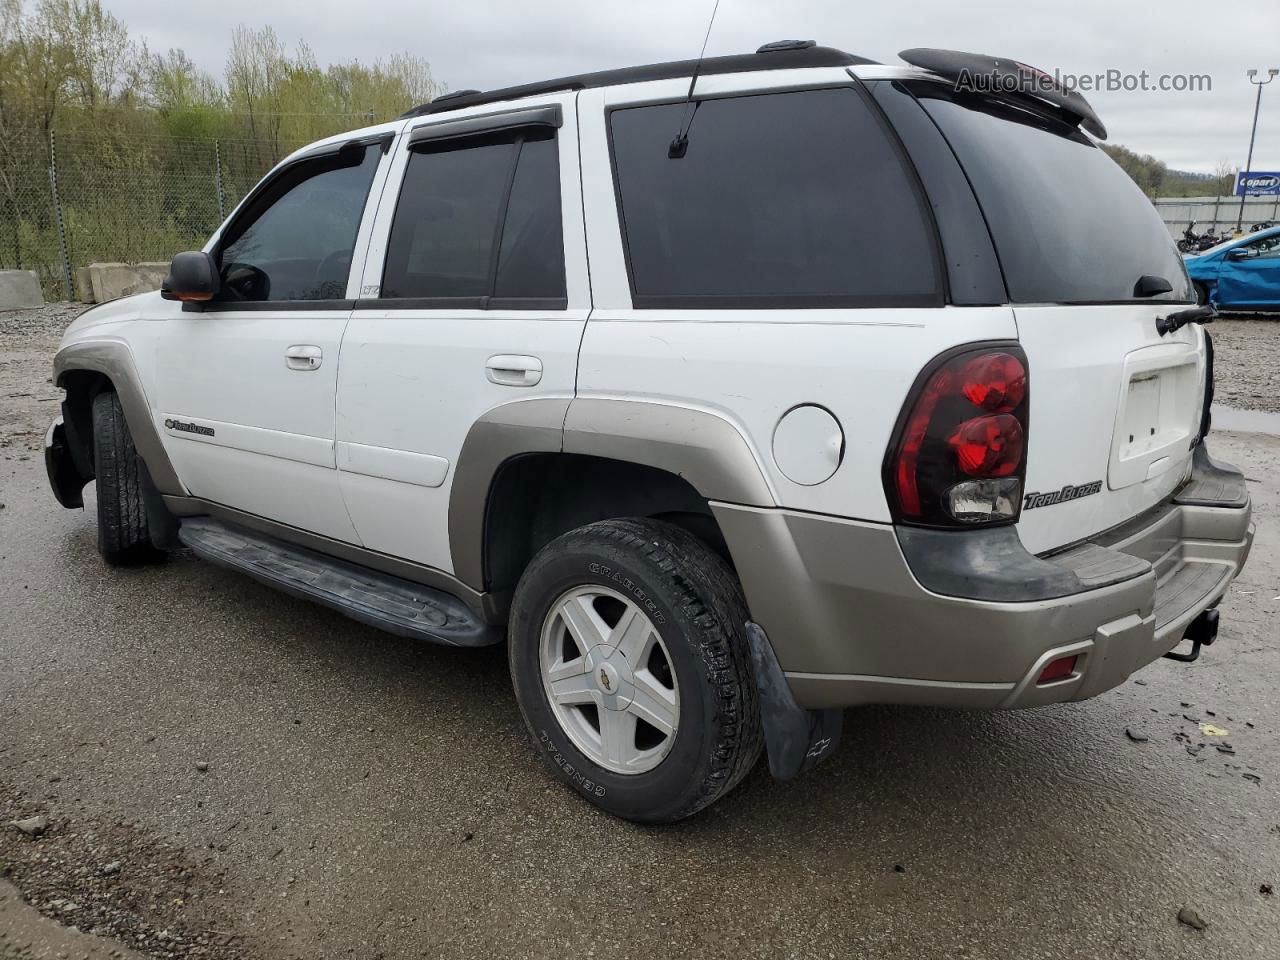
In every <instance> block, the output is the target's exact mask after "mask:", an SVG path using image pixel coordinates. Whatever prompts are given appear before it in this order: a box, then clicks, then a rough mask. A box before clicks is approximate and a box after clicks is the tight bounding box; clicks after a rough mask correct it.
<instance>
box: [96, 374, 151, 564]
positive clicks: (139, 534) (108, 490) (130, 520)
mask: <svg viewBox="0 0 1280 960" xmlns="http://www.w3.org/2000/svg"><path fill="white" fill-rule="evenodd" d="M92 410H93V465H94V473H95V474H96V476H97V478H98V480H97V486H98V552H99V553H101V554H102V556H103V559H105V560H106V561H107V563H110V564H112V565H114V566H131V565H133V564H139V563H151V562H154V561H156V560H160V559H162V558H163V557H164V551H162V550H157V549H156V548H155V547H154V546H153V545H152V539H151V532H150V525H149V523H148V520H147V502H146V495H145V493H144V477H145V471H146V467H145V466H144V465H143V463H142V459H141V458H140V457H139V456H138V451H137V450H136V449H134V446H133V435H132V434H130V433H129V424H128V423H127V422H126V421H125V418H124V410H123V409H122V408H121V406H120V398H119V397H117V396H116V395H115V393H114V392H112V391H110V390H107V391H104V392H102V393H99V394H98V395H97V396H96V397H94V398H93V408H92Z"/></svg>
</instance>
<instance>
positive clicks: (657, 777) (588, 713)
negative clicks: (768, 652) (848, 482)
mask: <svg viewBox="0 0 1280 960" xmlns="http://www.w3.org/2000/svg"><path fill="white" fill-rule="evenodd" d="M746 621H747V608H746V602H745V600H744V599H743V596H742V589H741V587H740V586H739V584H738V581H737V578H736V577H735V576H734V574H733V572H732V571H731V570H730V569H729V566H728V564H727V563H725V561H724V560H723V559H722V558H721V557H720V556H719V555H717V554H716V553H715V552H714V551H712V550H711V549H710V548H709V547H708V546H707V545H706V544H705V543H703V542H702V541H701V540H699V539H697V538H696V537H694V536H693V535H692V534H690V533H688V532H686V531H685V530H683V529H681V528H679V527H676V526H673V525H671V524H667V523H662V522H658V521H653V520H606V521H602V522H600V523H593V524H590V525H588V526H585V527H580V528H578V529H577V530H573V531H571V532H569V533H567V534H565V535H564V536H562V537H560V538H559V539H557V540H555V541H553V542H552V543H550V544H548V545H547V546H546V547H544V548H543V549H542V551H541V552H539V554H538V555H537V556H536V557H535V558H534V559H533V562H532V563H530V565H529V568H528V569H527V570H526V571H525V573H524V576H523V577H522V578H521V580H520V583H519V585H518V586H517V588H516V593H515V598H514V600H513V603H512V609H511V620H510V634H509V636H510V650H509V655H510V661H511V676H512V681H513V683H514V685H515V691H516V699H517V700H518V701H519V704H520V709H521V712H522V713H523V714H524V718H525V722H526V723H527V724H528V726H529V730H530V732H531V733H532V734H533V738H534V741H535V742H536V743H537V745H538V749H539V751H540V752H541V753H542V754H543V755H544V756H545V757H546V758H547V759H548V760H549V761H550V762H551V764H552V767H553V769H554V771H555V772H556V774H557V775H558V776H559V778H560V779H561V780H563V781H564V782H565V783H567V784H568V785H569V786H571V787H573V788H574V789H575V790H577V791H578V793H580V794H581V795H583V796H584V797H586V798H587V799H588V800H590V801H591V802H592V803H594V804H595V805H596V806H598V807H600V808H602V809H604V810H606V811H608V812H609V813H612V814H614V815H616V816H619V817H624V818H626V819H628V820H636V821H640V822H645V823H668V822H671V821H675V820H680V819H682V818H684V817H687V816H690V815H692V814H694V813H696V812H697V811H698V810H701V809H702V808H703V807H705V806H707V805H709V804H711V803H713V802H714V801H715V800H717V799H719V798H720V797H721V796H723V795H724V794H725V793H727V792H728V791H730V790H732V789H733V787H734V786H735V785H736V784H737V783H738V782H739V781H740V780H741V779H742V778H743V777H744V776H745V775H746V774H747V772H748V771H749V770H750V769H751V767H752V765H753V764H754V763H755V761H756V759H757V758H758V757H759V756H760V750H761V743H762V738H761V728H760V713H759V709H758V706H757V703H756V688H755V684H754V682H753V681H752V677H751V666H750V664H751V658H750V652H749V649H748V646H747V642H746V637H745V625H746Z"/></svg>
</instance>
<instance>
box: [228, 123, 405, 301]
mask: <svg viewBox="0 0 1280 960" xmlns="http://www.w3.org/2000/svg"><path fill="white" fill-rule="evenodd" d="M381 156H382V153H381V151H380V150H378V149H377V147H376V146H369V147H365V148H364V149H363V151H361V152H360V153H352V152H350V151H343V153H342V154H341V155H338V154H335V155H333V156H328V157H322V158H319V159H316V160H310V161H305V162H303V163H300V164H297V165H295V166H294V167H292V168H290V169H288V170H286V171H284V172H283V173H282V174H280V176H279V177H277V179H276V181H275V182H273V183H272V184H271V185H269V186H268V187H267V190H266V191H265V192H264V193H263V194H262V196H261V197H260V198H259V200H258V202H256V203H254V204H253V206H252V207H250V208H249V209H248V210H246V211H245V213H244V214H243V215H242V216H241V218H240V219H239V220H237V222H235V223H233V224H232V225H231V226H230V228H228V232H227V238H226V239H225V240H224V241H223V246H222V252H221V258H220V262H221V271H222V293H221V294H220V296H219V297H218V299H219V300H221V301H232V302H236V301H282V300H341V299H343V298H344V297H345V296H346V292H347V276H348V274H349V273H350V271H351V256H352V251H353V248H354V247H355V241H356V232H357V231H358V230H359V228H360V217H361V215H362V214H363V212H364V206H365V200H366V199H367V198H368V195H369V185H370V184H371V183H372V182H373V174H374V172H375V171H376V170H377V167H378V162H379V160H380V159H381Z"/></svg>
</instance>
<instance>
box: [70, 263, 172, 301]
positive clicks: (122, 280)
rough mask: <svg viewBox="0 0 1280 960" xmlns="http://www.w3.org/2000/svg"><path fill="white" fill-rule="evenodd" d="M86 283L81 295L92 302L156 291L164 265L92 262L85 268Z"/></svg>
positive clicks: (165, 271)
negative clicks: (87, 277)
mask: <svg viewBox="0 0 1280 960" xmlns="http://www.w3.org/2000/svg"><path fill="white" fill-rule="evenodd" d="M85 269H86V270H87V272H88V274H89V282H88V284H87V286H86V289H84V290H83V291H82V292H81V294H80V295H81V296H83V297H85V299H87V300H88V301H89V302H91V303H102V302H104V301H106V300H116V299H118V298H120V297H128V296H132V295H133V294H135V293H146V292H148V291H150V290H159V289H160V284H161V282H162V281H163V280H164V277H165V274H166V273H168V272H169V264H167V263H91V264H89V266H88V267H86V268H85Z"/></svg>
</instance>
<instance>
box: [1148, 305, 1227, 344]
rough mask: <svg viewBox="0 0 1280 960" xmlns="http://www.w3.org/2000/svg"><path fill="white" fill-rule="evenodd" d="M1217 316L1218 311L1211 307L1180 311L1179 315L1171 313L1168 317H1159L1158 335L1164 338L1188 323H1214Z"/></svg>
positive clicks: (1157, 322)
mask: <svg viewBox="0 0 1280 960" xmlns="http://www.w3.org/2000/svg"><path fill="white" fill-rule="evenodd" d="M1217 315H1218V311H1217V310H1215V309H1214V308H1213V307H1212V306H1211V305H1207V306H1203V307H1192V308H1191V309H1190V310H1179V311H1178V312H1177V313H1171V314H1169V315H1168V316H1167V317H1157V318H1156V333H1158V334H1160V336H1162V337H1163V336H1164V335H1165V334H1166V333H1173V332H1174V331H1176V330H1181V329H1182V328H1183V327H1185V326H1186V325H1187V324H1188V323H1213V321H1214V318H1215V317H1217Z"/></svg>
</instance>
